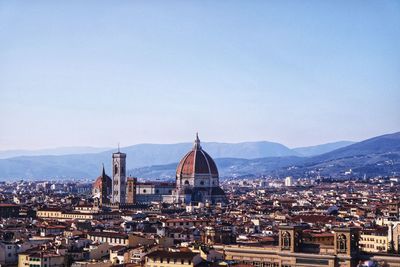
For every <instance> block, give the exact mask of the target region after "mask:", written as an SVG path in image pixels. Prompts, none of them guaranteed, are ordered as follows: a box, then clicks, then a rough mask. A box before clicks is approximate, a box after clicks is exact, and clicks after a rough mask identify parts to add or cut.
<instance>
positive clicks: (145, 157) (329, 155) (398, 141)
mask: <svg viewBox="0 0 400 267" xmlns="http://www.w3.org/2000/svg"><path fill="white" fill-rule="evenodd" d="M202 146H203V148H204V149H205V150H206V151H207V152H208V153H209V154H210V155H211V156H212V157H213V158H214V159H215V161H216V163H217V165H218V169H219V172H220V176H221V177H242V176H259V175H278V176H285V175H293V176H303V175H309V174H313V173H317V172H318V173H320V174H321V175H330V176H340V175H343V173H344V172H346V171H347V172H348V171H349V170H350V169H352V173H353V174H354V175H355V174H363V173H366V174H368V175H375V174H382V175H386V174H393V172H396V171H398V169H397V168H398V165H399V163H398V162H399V154H400V133H394V134H389V135H384V136H379V137H375V138H372V139H368V140H365V141H362V142H358V143H354V142H349V141H340V142H335V143H328V144H322V145H318V146H312V147H301V148H294V149H290V148H288V147H286V146H284V145H282V144H279V143H274V142H267V141H260V142H243V143H235V144H231V143H217V142H210V143H207V142H204V143H203V142H202ZM191 147H192V143H178V144H139V145H133V146H128V147H123V148H121V151H122V152H124V153H126V154H127V168H128V174H129V175H134V176H138V177H143V178H153V179H155V178H162V179H165V178H173V177H174V172H175V168H176V166H177V163H178V161H179V160H180V159H181V158H182V157H183V155H184V154H185V153H186V152H187V151H189V150H190V149H191ZM80 149H81V148H73V149H70V150H69V151H71V152H72V153H71V154H55V155H51V153H52V151H50V153H49V154H47V155H34V156H32V155H20V156H17V157H8V158H3V159H0V179H2V180H13V179H51V178H95V177H97V176H98V175H99V174H100V171H101V164H102V163H104V164H105V166H106V170H110V168H111V154H112V153H113V152H115V151H116V150H115V149H113V150H107V149H106V148H99V151H98V152H96V151H94V150H93V149H90V148H89V149H88V150H86V151H85V153H79V151H80ZM104 149H106V150H104ZM103 150H104V151H103ZM47 152H49V151H47ZM75 152H77V153H75ZM53 153H61V152H60V151H53ZM4 155H5V154H4V153H2V152H0V157H4Z"/></svg>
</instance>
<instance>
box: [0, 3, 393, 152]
mask: <svg viewBox="0 0 400 267" xmlns="http://www.w3.org/2000/svg"><path fill="white" fill-rule="evenodd" d="M399 17H400V3H399V2H397V1H349V2H342V3H341V4H337V3H335V2H326V1H251V2H249V1H234V2H228V1H149V2H148V1H118V2H115V1H57V2H55V1H34V2H33V1H32V2H31V1H1V2H0V112H1V114H2V116H0V129H1V130H0V132H1V133H0V149H1V150H8V149H39V148H50V147H60V146H95V147H116V146H117V144H118V143H121V144H122V145H125V146H127V145H132V144H138V143H176V142H188V141H191V140H192V139H193V135H194V133H195V132H197V131H199V132H200V133H201V136H202V138H203V139H204V140H207V141H219V142H242V141H256V140H257V141H258V140H268V141H276V142H280V143H283V144H285V145H287V146H289V147H296V146H306V145H316V144H320V143H325V142H332V141H338V140H351V141H360V140H363V139H366V138H370V137H373V136H377V135H381V134H385V133H391V132H396V131H398V130H399V126H400V112H399V106H398V103H400V75H399V73H400V50H399V49H398V48H399V47H400V20H399Z"/></svg>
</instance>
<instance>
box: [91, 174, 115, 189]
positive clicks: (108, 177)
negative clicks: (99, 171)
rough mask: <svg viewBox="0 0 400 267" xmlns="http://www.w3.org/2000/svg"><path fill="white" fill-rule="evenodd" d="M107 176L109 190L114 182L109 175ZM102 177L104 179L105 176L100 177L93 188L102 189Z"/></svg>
mask: <svg viewBox="0 0 400 267" xmlns="http://www.w3.org/2000/svg"><path fill="white" fill-rule="evenodd" d="M105 176H106V181H107V188H111V186H112V180H111V178H110V176H108V175H105ZM102 177H103V175H100V176H99V177H97V178H96V180H95V181H94V183H93V188H98V189H101V184H102V181H101V180H102Z"/></svg>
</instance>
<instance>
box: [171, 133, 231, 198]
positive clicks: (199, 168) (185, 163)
mask: <svg viewBox="0 0 400 267" xmlns="http://www.w3.org/2000/svg"><path fill="white" fill-rule="evenodd" d="M225 199H226V198H225V192H224V191H223V190H222V189H221V187H219V175H218V169H217V165H216V164H215V162H214V160H213V159H212V158H211V157H210V155H208V154H207V152H205V151H204V150H203V149H202V147H201V144H200V139H199V136H198V135H197V134H196V140H195V141H194V146H193V148H192V150H191V151H189V152H188V153H187V154H186V155H185V156H184V157H183V158H182V160H181V161H180V162H179V165H178V167H177V169H176V188H175V190H174V191H173V193H172V201H173V202H175V203H185V204H189V203H198V202H202V203H206V202H208V203H212V204H216V203H218V202H225Z"/></svg>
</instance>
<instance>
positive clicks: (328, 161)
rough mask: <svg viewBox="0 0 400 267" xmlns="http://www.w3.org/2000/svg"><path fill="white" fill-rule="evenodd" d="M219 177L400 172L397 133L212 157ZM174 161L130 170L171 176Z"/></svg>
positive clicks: (399, 134) (399, 150)
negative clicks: (293, 150)
mask: <svg viewBox="0 0 400 267" xmlns="http://www.w3.org/2000/svg"><path fill="white" fill-rule="evenodd" d="M216 163H217V165H218V169H219V172H220V176H221V177H241V176H247V177H251V176H255V177H257V176H261V175H273V176H276V177H285V176H288V175H291V176H295V177H307V176H316V175H323V176H331V177H345V173H346V172H349V171H350V169H351V173H348V174H346V175H348V176H358V177H361V176H363V175H367V176H376V175H383V176H385V175H395V174H397V175H400V133H395V134H388V135H383V136H378V137H375V138H371V139H368V140H365V141H362V142H359V143H355V144H352V145H349V146H346V147H343V148H340V149H337V150H334V151H331V152H328V153H325V154H322V155H318V156H314V157H295V156H287V157H269V158H259V159H232V158H221V159H216ZM176 166H177V163H175V164H169V165H165V166H152V167H144V168H137V169H133V170H131V172H132V173H133V174H134V175H137V176H139V177H144V178H154V177H163V178H171V177H174V175H175V168H176Z"/></svg>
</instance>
